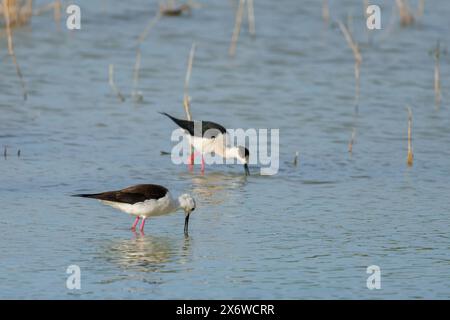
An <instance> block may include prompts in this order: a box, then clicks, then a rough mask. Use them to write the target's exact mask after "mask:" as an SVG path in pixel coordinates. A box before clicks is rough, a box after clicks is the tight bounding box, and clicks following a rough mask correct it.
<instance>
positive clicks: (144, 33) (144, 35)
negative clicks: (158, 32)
mask: <svg viewBox="0 0 450 320" xmlns="http://www.w3.org/2000/svg"><path fill="white" fill-rule="evenodd" d="M159 18H161V12H159V11H158V12H157V13H156V15H155V16H154V17H153V18H152V19H151V20H150V21H149V23H148V24H147V26H146V27H145V29H144V30H143V31H142V33H141V34H140V35H139V38H138V42H139V43H142V42H144V40H145V38H147V36H148V34H149V32H150V31H151V30H152V29H153V27H154V26H155V25H156V23H157V22H158V21H159Z"/></svg>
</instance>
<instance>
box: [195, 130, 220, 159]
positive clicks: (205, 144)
mask: <svg viewBox="0 0 450 320" xmlns="http://www.w3.org/2000/svg"><path fill="white" fill-rule="evenodd" d="M225 141H226V138H225V136H224V135H223V134H219V135H218V136H217V137H216V138H215V139H208V138H201V137H192V136H189V143H190V144H191V145H193V146H194V148H195V149H196V150H197V151H201V152H202V153H203V154H205V153H211V152H215V153H218V154H222V153H223V149H224V147H225Z"/></svg>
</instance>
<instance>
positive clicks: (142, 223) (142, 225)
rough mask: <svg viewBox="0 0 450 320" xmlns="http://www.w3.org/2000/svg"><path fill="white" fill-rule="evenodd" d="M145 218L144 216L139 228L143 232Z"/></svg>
mask: <svg viewBox="0 0 450 320" xmlns="http://www.w3.org/2000/svg"><path fill="white" fill-rule="evenodd" d="M145 219H146V218H145V217H144V218H142V222H141V227H140V228H139V231H141V232H142V233H144V226H145Z"/></svg>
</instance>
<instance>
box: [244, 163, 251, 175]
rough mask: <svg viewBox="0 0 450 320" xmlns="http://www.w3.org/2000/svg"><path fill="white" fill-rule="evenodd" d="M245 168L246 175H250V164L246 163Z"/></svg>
mask: <svg viewBox="0 0 450 320" xmlns="http://www.w3.org/2000/svg"><path fill="white" fill-rule="evenodd" d="M244 169H245V175H246V176H249V175H250V170H249V169H248V164H246V163H245V164H244Z"/></svg>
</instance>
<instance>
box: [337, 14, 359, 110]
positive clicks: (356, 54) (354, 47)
mask: <svg viewBox="0 0 450 320" xmlns="http://www.w3.org/2000/svg"><path fill="white" fill-rule="evenodd" d="M338 25H339V28H340V29H341V31H342V33H343V34H344V37H345V40H346V41H347V44H348V46H349V47H350V49H352V52H353V57H354V59H355V81H356V82H355V100H356V102H357V103H358V101H359V91H360V90H359V88H360V69H361V62H362V56H361V52H360V51H359V46H358V44H357V43H356V42H355V41H354V40H353V38H352V35H351V34H350V31H349V30H348V28H347V27H346V26H345V25H344V24H343V23H342V22H341V21H338Z"/></svg>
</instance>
